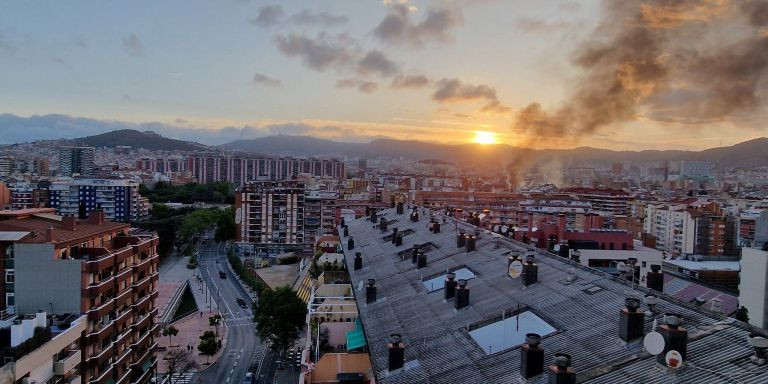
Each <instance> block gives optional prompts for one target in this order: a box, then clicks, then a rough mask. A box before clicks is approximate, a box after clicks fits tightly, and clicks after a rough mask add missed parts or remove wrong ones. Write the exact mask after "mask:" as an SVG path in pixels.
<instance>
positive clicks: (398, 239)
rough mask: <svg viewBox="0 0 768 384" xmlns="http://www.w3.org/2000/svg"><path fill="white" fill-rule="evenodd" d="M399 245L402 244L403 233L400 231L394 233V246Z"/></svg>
mask: <svg viewBox="0 0 768 384" xmlns="http://www.w3.org/2000/svg"><path fill="white" fill-rule="evenodd" d="M401 245H403V234H402V232H401V233H398V234H396V235H395V247H399V246H401Z"/></svg>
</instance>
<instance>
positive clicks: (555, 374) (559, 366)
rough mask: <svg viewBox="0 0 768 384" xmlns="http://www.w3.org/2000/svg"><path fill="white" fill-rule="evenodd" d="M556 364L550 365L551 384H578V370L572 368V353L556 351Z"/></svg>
mask: <svg viewBox="0 0 768 384" xmlns="http://www.w3.org/2000/svg"><path fill="white" fill-rule="evenodd" d="M553 360H554V364H553V365H551V366H550V367H549V383H550V384H576V372H574V371H573V368H571V355H569V354H567V353H560V352H558V353H555V358H554V359H553Z"/></svg>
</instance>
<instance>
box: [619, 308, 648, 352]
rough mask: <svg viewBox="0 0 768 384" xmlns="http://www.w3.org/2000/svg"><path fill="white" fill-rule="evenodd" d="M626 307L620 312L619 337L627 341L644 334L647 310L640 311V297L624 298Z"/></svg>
mask: <svg viewBox="0 0 768 384" xmlns="http://www.w3.org/2000/svg"><path fill="white" fill-rule="evenodd" d="M624 305H625V307H624V308H622V309H621V312H620V314H619V338H620V339H621V340H623V341H624V342H626V343H629V342H631V341H634V340H637V339H639V338H641V337H643V336H644V334H643V326H644V324H645V312H642V311H640V299H635V298H631V297H628V298H626V299H624Z"/></svg>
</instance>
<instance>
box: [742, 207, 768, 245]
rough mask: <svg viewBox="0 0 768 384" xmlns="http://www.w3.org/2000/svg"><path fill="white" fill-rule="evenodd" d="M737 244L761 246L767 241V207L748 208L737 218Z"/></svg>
mask: <svg viewBox="0 0 768 384" xmlns="http://www.w3.org/2000/svg"><path fill="white" fill-rule="evenodd" d="M737 225H738V233H737V241H736V242H737V244H738V246H740V247H754V248H762V247H763V245H764V244H766V243H768V209H762V208H753V209H748V210H746V211H744V212H742V213H741V215H739V218H738V224H737Z"/></svg>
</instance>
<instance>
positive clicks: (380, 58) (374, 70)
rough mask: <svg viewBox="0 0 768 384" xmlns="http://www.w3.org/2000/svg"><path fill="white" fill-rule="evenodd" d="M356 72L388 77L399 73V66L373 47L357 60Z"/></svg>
mask: <svg viewBox="0 0 768 384" xmlns="http://www.w3.org/2000/svg"><path fill="white" fill-rule="evenodd" d="M357 72H358V73H360V74H361V75H369V74H378V75H381V76H386V77H388V76H392V75H395V74H397V73H399V72H400V68H399V67H398V65H397V63H395V62H394V61H392V60H390V59H388V58H387V57H386V56H384V54H383V53H381V51H379V50H376V49H374V50H372V51H368V53H367V54H366V55H365V56H364V57H363V58H362V59H360V60H359V61H358V62H357Z"/></svg>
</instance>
